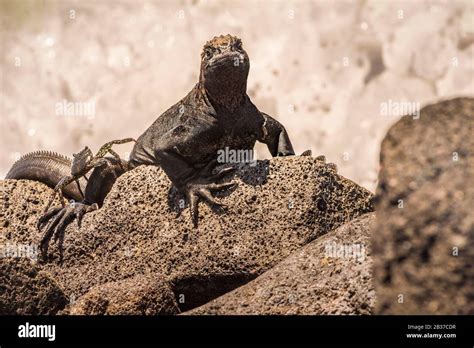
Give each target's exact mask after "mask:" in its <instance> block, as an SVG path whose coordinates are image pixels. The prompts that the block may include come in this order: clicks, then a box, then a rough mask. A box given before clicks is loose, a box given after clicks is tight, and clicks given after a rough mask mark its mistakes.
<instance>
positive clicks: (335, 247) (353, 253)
mask: <svg viewBox="0 0 474 348" xmlns="http://www.w3.org/2000/svg"><path fill="white" fill-rule="evenodd" d="M325 252H326V257H333V258H341V259H350V258H353V259H354V260H357V261H359V262H362V261H364V260H365V247H364V245H363V244H360V243H355V244H341V243H336V242H330V243H326V245H325Z"/></svg>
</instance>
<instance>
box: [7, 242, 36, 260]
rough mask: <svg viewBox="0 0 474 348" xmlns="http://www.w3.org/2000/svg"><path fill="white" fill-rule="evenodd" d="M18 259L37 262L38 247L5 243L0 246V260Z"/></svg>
mask: <svg viewBox="0 0 474 348" xmlns="http://www.w3.org/2000/svg"><path fill="white" fill-rule="evenodd" d="M7 257H11V258H20V257H26V258H29V259H31V260H33V261H37V260H38V247H37V246H36V245H30V244H13V243H7V244H5V245H0V258H7Z"/></svg>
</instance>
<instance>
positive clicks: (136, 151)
mask: <svg viewBox="0 0 474 348" xmlns="http://www.w3.org/2000/svg"><path fill="white" fill-rule="evenodd" d="M249 68H250V62H249V58H248V55H247V53H246V52H245V50H244V49H243V48H242V42H241V40H240V39H238V38H236V37H234V36H231V35H225V36H219V37H214V38H213V39H212V40H210V41H208V42H207V43H206V44H205V46H204V49H203V52H202V55H201V71H200V77H199V81H198V83H197V84H196V85H195V86H194V88H193V89H192V90H191V92H189V93H188V95H187V96H186V97H184V98H183V99H182V100H180V101H179V102H178V103H176V104H175V105H173V106H172V107H171V108H169V109H168V110H167V111H165V112H164V113H163V114H162V115H161V116H160V117H158V118H157V119H156V121H155V122H154V123H153V124H152V125H151V126H150V127H149V128H148V129H147V130H146V131H145V132H144V133H143V134H142V135H141V136H140V137H139V138H138V140H137V142H136V144H135V146H134V148H133V151H132V153H131V155H130V160H129V163H128V169H133V168H135V167H137V166H140V165H156V166H160V167H161V168H162V169H163V170H164V171H165V173H166V174H167V175H168V177H169V178H170V180H171V181H172V183H173V184H174V185H175V186H176V187H177V188H178V189H179V190H181V191H182V192H183V193H185V195H186V197H187V199H188V202H189V205H190V213H191V218H192V221H193V223H194V225H195V226H196V225H197V222H198V202H199V200H200V199H203V200H206V201H208V203H211V204H216V205H217V204H218V203H217V202H216V201H215V200H214V198H213V196H212V195H211V191H216V190H222V189H226V188H228V187H231V186H233V185H234V184H233V183H224V184H217V183H216V181H217V180H219V179H221V178H223V177H225V176H226V175H227V174H229V173H230V170H229V169H223V170H221V171H220V172H218V173H214V172H213V169H214V167H215V166H216V164H217V155H218V151H219V150H223V149H225V148H226V147H228V148H229V149H231V150H251V149H253V147H254V145H255V142H256V141H260V142H262V143H265V144H267V146H268V149H269V151H270V153H271V154H272V156H287V155H294V151H293V148H292V145H291V142H290V139H289V137H288V134H287V133H286V130H285V128H284V127H283V126H282V125H281V124H280V123H279V122H278V121H276V120H275V119H273V118H272V117H270V116H269V115H267V114H265V113H263V112H260V111H259V110H258V109H257V107H256V106H255V105H254V104H253V103H252V102H251V100H250V98H249V96H248V95H247V93H246V89H247V76H248V73H249ZM105 158H106V159H107V163H105V164H104V165H102V166H100V167H97V168H95V169H94V170H93V172H92V174H91V177H90V178H89V181H88V183H87V186H86V188H85V197H84V199H83V201H82V202H81V203H76V205H77V204H81V206H79V210H77V206H74V207H73V208H71V207H66V208H63V209H57V208H53V209H56V210H52V211H50V212H48V213H47V214H45V216H44V217H43V218H42V219H41V221H40V226H44V225H46V232H45V235H48V236H49V237H50V238H51V236H53V235H54V238H55V239H57V238H58V236H61V234H62V233H63V232H64V229H65V227H66V226H67V224H68V223H70V222H71V221H72V220H74V218H75V217H82V216H83V215H84V213H86V212H87V211H90V208H89V207H91V206H93V205H94V204H95V205H96V206H101V205H102V202H103V200H104V198H105V196H106V195H107V193H108V192H109V191H110V189H111V187H112V185H113V183H114V182H115V180H116V179H117V177H119V176H120V175H121V174H123V172H124V169H123V168H122V167H121V166H118V165H117V163H114V161H113V160H114V159H111V158H108V157H105ZM67 175H69V173H68V174H67ZM12 178H17V179H19V178H21V176H16V177H12ZM41 181H44V180H41ZM50 181H51V180H50ZM65 194H66V193H65ZM65 209H66V210H67V211H66V210H65Z"/></svg>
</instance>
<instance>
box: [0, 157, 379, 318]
mask: <svg viewBox="0 0 474 348" xmlns="http://www.w3.org/2000/svg"><path fill="white" fill-rule="evenodd" d="M235 176H236V178H235V180H236V181H237V182H238V183H239V186H238V187H237V188H236V189H233V190H232V192H227V193H220V194H218V195H219V196H220V197H219V198H220V199H221V201H222V202H223V203H224V204H226V205H227V206H228V209H227V212H224V213H222V212H219V211H213V210H212V209H211V208H210V207H208V206H207V205H206V204H200V221H199V227H198V228H193V227H192V223H191V221H190V218H189V211H188V208H187V207H185V208H184V209H182V208H181V207H180V205H181V203H183V202H184V201H183V200H182V199H183V197H181V196H180V195H178V194H177V193H176V192H175V191H174V190H173V189H170V182H169V180H168V178H167V177H166V175H165V174H164V172H163V171H162V170H161V169H160V168H157V167H152V166H148V167H147V166H143V167H139V168H136V169H134V170H133V171H130V172H128V173H126V174H124V175H123V176H122V177H121V178H119V180H118V181H117V182H116V184H115V185H114V187H113V189H112V191H111V192H110V194H109V195H108V197H107V198H106V200H105V203H104V206H103V207H102V208H101V209H100V210H98V211H95V212H93V213H90V214H88V215H86V216H85V218H84V220H83V224H82V228H81V229H78V227H77V225H76V224H71V225H69V227H68V228H67V230H66V234H65V238H64V244H63V249H64V253H63V262H62V263H60V262H59V257H58V255H59V251H58V248H57V247H56V246H52V247H51V248H50V255H51V257H50V259H49V262H48V263H47V264H46V265H45V270H47V271H48V272H49V274H50V275H51V277H53V278H54V279H55V280H57V281H58V283H59V284H60V286H61V287H62V288H63V289H64V291H65V293H66V294H67V295H68V296H74V297H75V298H79V297H80V296H81V295H83V294H85V293H86V292H88V291H89V289H90V288H91V287H93V286H97V285H101V284H105V283H109V282H111V281H118V280H122V279H126V278H129V277H132V276H136V275H139V274H145V273H153V274H160V275H162V276H163V278H164V279H165V280H166V281H168V282H170V284H171V286H172V289H173V291H174V293H175V295H176V297H177V299H178V304H179V306H180V308H181V310H186V309H190V308H193V307H197V306H198V305H202V304H204V303H206V302H208V301H209V300H211V299H213V298H216V297H218V296H220V295H222V294H224V293H226V292H228V291H230V290H233V289H234V288H236V287H238V286H240V285H242V284H244V283H246V282H248V281H250V280H252V279H254V278H255V277H257V276H258V275H260V274H262V273H263V272H265V271H266V270H268V269H269V268H271V267H272V266H274V265H275V264H277V263H278V262H280V261H281V260H283V259H284V258H286V257H287V256H288V255H289V254H291V253H292V252H293V251H295V250H297V249H298V248H300V247H301V246H303V245H305V244H307V243H309V242H310V241H312V240H314V239H315V238H316V237H318V236H321V235H323V234H325V233H326V232H328V231H330V230H332V229H334V228H337V227H338V226H340V225H341V224H343V223H345V222H347V221H350V220H352V219H353V218H355V217H357V216H359V215H361V214H363V213H366V212H370V211H372V210H373V207H372V199H373V195H372V194H371V193H370V192H369V191H367V190H365V189H364V188H362V187H360V186H358V185H357V184H355V183H354V182H352V181H350V180H348V179H345V178H344V177H342V176H340V175H338V174H336V173H335V172H334V170H333V169H332V168H331V167H330V166H328V165H326V164H325V163H324V162H322V161H320V160H317V159H315V158H312V157H306V156H305V157H298V156H296V157H287V158H276V159H273V160H270V161H259V162H258V163H257V165H256V166H254V167H252V166H248V165H246V166H242V167H241V168H240V169H239V170H238V171H237V172H236V174H235ZM2 186H3V190H4V195H3V196H2V200H3V201H2V205H3V207H4V208H3V209H2V211H1V213H0V226H2V235H4V236H5V238H6V239H7V240H9V241H12V242H16V243H37V242H38V241H39V240H40V238H41V234H40V233H39V232H38V231H37V230H36V228H35V224H36V221H37V219H38V217H39V215H40V214H41V212H42V210H43V209H44V207H45V205H46V202H47V200H48V198H49V195H50V193H51V190H50V189H49V188H47V187H46V186H44V185H42V184H39V183H35V182H28V181H23V180H18V181H15V180H5V181H3V182H2Z"/></svg>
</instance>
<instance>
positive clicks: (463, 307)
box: [372, 98, 474, 314]
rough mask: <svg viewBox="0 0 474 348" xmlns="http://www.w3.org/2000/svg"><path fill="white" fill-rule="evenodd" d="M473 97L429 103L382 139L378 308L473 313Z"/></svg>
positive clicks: (376, 269)
mask: <svg viewBox="0 0 474 348" xmlns="http://www.w3.org/2000/svg"><path fill="white" fill-rule="evenodd" d="M473 133H474V99H472V98H471V99H469V98H458V99H453V100H448V101H443V102H440V103H437V104H433V105H429V106H427V107H425V108H423V109H422V111H421V117H420V118H419V119H418V120H417V119H413V118H412V117H404V118H402V119H401V120H400V121H399V122H398V123H397V124H395V125H394V126H393V127H392V128H391V129H390V131H389V132H388V134H387V136H386V137H385V139H384V141H383V143H382V150H381V155H380V161H381V171H380V174H379V186H378V189H377V197H378V198H377V201H378V203H377V226H376V228H375V230H374V233H373V237H372V241H373V254H374V279H375V284H376V285H375V286H376V291H377V312H378V313H384V314H424V313H426V314H467V313H469V314H473V313H474V301H473V299H474V268H473V267H472V262H473V260H474V248H473V245H474V215H473V213H472V209H473V207H474V185H473V178H474V160H473V156H474V138H473Z"/></svg>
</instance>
